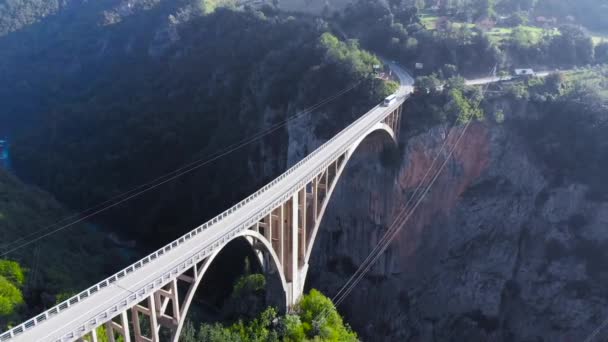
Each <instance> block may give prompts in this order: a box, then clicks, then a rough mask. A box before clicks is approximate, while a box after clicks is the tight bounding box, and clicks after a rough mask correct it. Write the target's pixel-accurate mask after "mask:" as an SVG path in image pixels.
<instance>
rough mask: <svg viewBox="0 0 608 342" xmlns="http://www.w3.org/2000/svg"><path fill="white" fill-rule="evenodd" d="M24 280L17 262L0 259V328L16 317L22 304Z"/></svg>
mask: <svg viewBox="0 0 608 342" xmlns="http://www.w3.org/2000/svg"><path fill="white" fill-rule="evenodd" d="M24 281H25V276H24V272H23V269H21V266H19V264H18V263H16V262H14V261H8V260H0V328H3V327H5V326H7V324H10V323H11V322H13V321H15V320H16V319H18V316H17V314H18V312H19V311H20V309H21V307H22V306H23V304H24V300H23V293H22V292H21V291H22V288H23V284H24Z"/></svg>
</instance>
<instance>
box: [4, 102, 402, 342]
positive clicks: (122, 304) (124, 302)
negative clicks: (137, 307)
mask: <svg viewBox="0 0 608 342" xmlns="http://www.w3.org/2000/svg"><path fill="white" fill-rule="evenodd" d="M404 101H405V98H404V99H403V100H399V101H397V102H396V104H395V105H393V106H390V107H387V109H386V111H384V112H383V113H382V115H381V116H380V117H379V118H378V120H377V121H374V122H372V123H371V124H370V125H369V126H366V127H365V131H367V130H369V129H371V128H372V127H373V126H374V125H375V124H377V123H378V122H380V121H382V120H383V119H384V118H386V117H387V116H388V115H389V114H390V113H391V112H392V110H394V109H396V108H397V107H398V106H400V105H401V104H402V103H403V102H404ZM377 108H378V106H376V107H374V108H373V109H372V110H370V112H371V111H373V110H375V109H377ZM368 113H369V112H368ZM365 118H367V115H363V116H361V117H360V118H358V119H357V120H355V121H354V122H353V123H351V124H350V125H349V126H348V127H346V128H345V129H343V130H342V131H341V132H340V133H338V134H336V135H335V136H334V137H333V138H331V139H330V140H328V141H327V142H325V143H324V144H323V145H321V146H320V147H319V148H317V149H316V150H315V151H313V152H312V153H311V154H309V155H308V156H306V157H305V158H304V159H302V160H300V161H299V162H298V163H297V164H295V165H294V166H292V167H291V168H289V169H288V170H287V171H286V172H285V173H283V174H282V175H280V176H279V177H277V178H275V179H274V180H273V181H272V182H270V183H268V184H267V185H266V186H264V187H263V188H261V189H260V190H258V191H256V192H255V193H253V194H252V195H250V196H249V197H247V198H245V199H244V200H242V201H241V202H239V203H237V204H236V205H234V206H233V207H231V208H230V209H228V210H226V211H224V212H223V213H221V214H219V215H217V216H216V217H214V218H213V219H211V220H209V221H207V222H206V223H204V224H203V225H201V226H199V227H198V228H195V229H194V230H192V231H190V232H189V233H187V234H185V235H183V236H182V237H180V238H178V239H177V240H174V241H173V242H171V243H169V244H167V245H166V246H164V247H162V248H160V249H158V250H157V251H156V252H154V253H152V254H150V255H148V256H146V257H145V258H143V259H141V260H139V261H137V262H136V263H134V264H132V265H130V266H128V267H126V268H125V269H123V270H121V271H119V272H117V273H116V274H114V275H112V276H110V277H108V278H106V279H105V280H103V281H101V282H99V283H97V284H95V285H93V286H91V287H90V288H88V289H86V290H84V291H82V292H81V293H79V294H77V295H75V296H74V297H72V298H69V299H67V300H65V301H64V302H62V303H59V304H58V305H56V306H54V307H52V308H51V309H49V310H47V311H45V312H43V313H41V314H40V315H38V316H35V317H33V318H31V319H29V320H27V321H25V322H24V323H21V324H19V325H18V326H16V327H14V328H12V329H10V330H8V331H6V332H4V333H2V334H1V335H0V342H4V341H10V340H11V339H13V338H14V337H17V336H18V335H20V334H22V333H24V332H25V331H27V330H29V329H32V328H33V327H35V326H36V325H38V324H39V323H42V322H45V321H47V320H49V319H50V318H52V317H53V316H56V315H57V314H59V313H60V312H62V311H64V310H67V309H69V308H70V306H72V305H74V304H77V303H79V302H81V301H83V300H85V299H87V298H88V297H90V296H92V295H94V294H95V293H97V292H99V291H101V290H103V289H104V288H106V287H108V286H110V285H112V284H113V283H115V282H116V281H117V280H119V279H121V278H124V277H125V276H126V275H128V274H130V273H132V272H134V271H136V270H138V269H140V268H141V267H143V266H144V265H147V264H149V263H150V262H153V261H154V260H156V259H157V258H159V257H161V256H163V255H164V254H165V253H167V252H169V251H171V250H172V249H174V248H176V247H178V246H180V245H181V244H183V243H184V242H185V241H187V240H189V239H191V238H192V237H193V236H196V235H197V234H199V233H201V232H202V231H203V230H206V229H207V228H209V227H211V226H213V225H215V224H217V223H219V222H221V221H222V220H223V219H224V218H226V217H227V216H228V215H230V214H232V213H234V212H236V211H237V210H239V209H240V208H241V207H243V206H244V205H245V204H248V203H249V202H251V201H252V200H254V199H256V198H257V197H259V196H260V195H261V194H262V193H264V192H265V191H267V190H268V189H270V188H271V187H273V186H274V185H276V184H277V183H278V182H280V181H282V180H283V179H285V178H286V177H288V176H289V175H291V174H292V173H293V172H294V171H295V170H297V169H298V168H299V167H301V166H302V165H303V164H304V163H306V162H307V161H309V160H310V159H312V158H313V157H315V156H316V155H317V154H319V153H320V152H321V151H322V150H323V149H325V148H327V146H329V145H330V144H332V143H333V142H334V141H335V140H337V139H338V138H340V137H342V136H343V135H344V134H346V132H348V131H349V130H350V129H351V128H352V127H353V126H355V125H356V124H357V123H359V122H360V121H361V120H363V119H365ZM358 138H359V136H355V137H353V138H351V139H349V141H348V142H347V143H345V144H344V145H343V146H341V148H339V149H338V150H337V151H336V152H334V153H333V154H332V155H331V157H330V158H329V159H328V160H327V161H325V162H324V163H323V164H322V165H321V166H319V167H317V168H316V169H314V170H313V171H311V172H309V173H308V174H307V176H306V177H305V178H303V179H302V180H301V181H300V182H298V183H297V184H296V185H295V186H292V187H291V188H290V189H288V190H287V191H285V192H284V193H283V194H282V195H281V196H279V197H278V198H277V200H276V201H274V202H272V204H271V205H268V206H266V207H265V208H264V209H263V210H262V211H260V212H258V213H256V214H254V215H251V216H249V217H248V218H247V219H245V220H244V222H243V223H240V224H237V225H236V227H233V228H232V229H229V230H228V231H227V232H226V234H223V235H222V236H221V237H219V238H217V239H215V240H213V241H212V242H211V243H209V244H207V245H206V246H204V247H201V249H200V250H198V251H197V252H195V253H194V254H193V255H191V256H187V257H186V260H185V261H183V262H181V263H180V264H178V265H177V266H176V267H174V268H173V269H171V270H170V271H168V272H166V273H165V274H163V275H162V276H161V277H158V278H156V279H155V280H154V281H151V282H149V283H148V284H146V285H144V286H141V287H140V288H139V289H137V290H134V291H132V292H131V294H130V295H127V296H126V297H125V298H123V299H121V300H119V301H117V302H116V303H115V304H114V305H112V306H111V307H110V309H106V310H104V311H103V312H100V313H98V314H96V315H95V316H94V317H93V318H91V319H90V320H89V321H88V322H87V323H86V326H85V325H82V326H80V327H79V328H78V329H77V330H75V331H71V332H67V333H65V334H64V335H63V336H62V337H61V338H59V339H56V340H55V342H61V341H63V340H65V339H74V338H77V337H79V336H82V335H83V334H84V333H85V332H88V331H91V330H92V329H94V328H96V327H97V326H99V325H101V324H103V323H105V322H107V321H109V320H110V319H111V318H113V317H114V316H115V315H116V314H118V313H120V312H121V311H122V310H124V309H125V308H127V307H130V305H129V304H131V303H133V302H137V303H139V302H140V301H141V300H143V299H145V298H146V297H148V296H149V294H150V293H153V292H154V290H156V289H158V288H160V287H162V286H164V285H166V284H167V283H168V282H169V281H171V280H173V279H174V278H176V277H177V276H178V275H180V274H182V273H183V272H185V270H187V269H189V268H190V267H192V266H193V265H194V264H195V263H196V262H198V261H199V260H202V259H203V258H204V257H205V256H208V255H210V254H211V253H212V252H213V251H214V250H215V249H216V248H218V247H220V246H222V245H223V244H224V243H227V242H228V241H229V240H230V239H231V238H233V237H234V236H236V234H238V233H240V232H241V231H243V230H245V229H248V228H249V227H251V226H253V225H254V224H255V223H256V222H258V221H259V220H261V219H262V218H263V217H264V216H265V215H267V214H268V213H269V212H270V211H271V210H273V209H275V208H276V207H277V206H279V205H280V204H281V203H284V202H285V201H286V200H287V199H288V198H289V197H290V196H291V195H293V194H294V193H296V192H297V191H299V190H300V189H302V188H303V187H304V186H305V185H306V184H308V183H309V182H310V181H311V180H312V178H313V177H314V176H316V175H318V174H319V173H320V172H322V171H323V170H324V169H325V168H327V167H328V166H329V165H330V164H331V163H332V162H334V161H335V160H336V159H337V158H338V157H339V156H341V155H342V154H344V153H345V152H346V151H347V150H348V149H349V148H350V146H351V145H352V143H353V142H354V141H355V140H356V139H358Z"/></svg>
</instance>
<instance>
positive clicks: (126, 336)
mask: <svg viewBox="0 0 608 342" xmlns="http://www.w3.org/2000/svg"><path fill="white" fill-rule="evenodd" d="M120 319H121V324H122V334H123V337H124V340H125V342H131V332H130V331H129V317H128V316H127V311H123V312H122V313H121V314H120Z"/></svg>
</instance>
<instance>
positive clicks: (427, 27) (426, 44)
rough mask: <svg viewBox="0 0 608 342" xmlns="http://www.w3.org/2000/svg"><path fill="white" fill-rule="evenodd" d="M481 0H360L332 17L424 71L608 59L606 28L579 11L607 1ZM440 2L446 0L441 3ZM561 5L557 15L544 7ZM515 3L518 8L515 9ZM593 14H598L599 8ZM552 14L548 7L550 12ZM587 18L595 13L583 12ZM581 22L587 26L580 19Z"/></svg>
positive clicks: (465, 71)
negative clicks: (604, 29)
mask: <svg viewBox="0 0 608 342" xmlns="http://www.w3.org/2000/svg"><path fill="white" fill-rule="evenodd" d="M553 2H554V3H558V4H560V6H554V5H552V4H549V3H548V2H543V1H538V2H537V1H529V2H527V3H528V4H527V5H526V1H516V0H505V1H494V0H492V1H490V0H475V1H440V2H436V1H432V2H428V3H425V2H424V1H407V0H404V1H399V0H395V1H389V2H388V5H387V4H384V3H383V2H379V1H372V0H357V1H354V2H353V3H352V4H351V5H349V6H348V7H347V8H346V9H345V10H344V11H343V12H339V13H336V14H335V15H334V18H333V20H332V21H331V22H332V23H334V25H336V27H338V28H339V30H338V31H340V32H343V33H344V34H345V35H347V36H349V37H356V38H357V39H359V40H360V41H361V43H362V46H363V47H365V48H368V49H370V50H372V51H377V52H381V53H382V54H384V55H386V56H390V57H391V58H394V59H396V60H399V61H400V62H401V63H402V64H403V65H405V66H406V67H408V68H410V69H412V70H413V69H414V64H415V63H421V64H422V65H423V66H424V68H423V69H422V70H419V71H417V72H418V73H419V74H420V73H422V74H430V73H433V72H440V71H442V72H445V73H446V76H448V77H449V76H452V74H453V73H454V72H457V73H460V74H461V75H467V76H475V75H483V74H487V73H488V72H489V70H490V69H492V67H493V66H494V65H496V66H498V67H499V68H501V69H504V70H509V69H511V68H516V67H530V66H532V67H540V68H557V67H560V68H571V67H573V66H582V65H588V64H594V63H604V62H605V61H606V57H605V53H604V51H605V50H606V47H605V46H606V42H605V41H606V39H605V37H606V36H608V34H606V33H595V32H590V31H589V29H597V30H600V29H601V28H600V27H597V28H596V26H597V25H599V24H600V22H594V23H595V24H596V25H593V24H590V23H588V22H587V21H583V22H579V21H577V20H575V18H574V17H573V16H575V15H577V13H587V12H588V11H593V12H594V13H595V14H597V13H606V11H608V9H607V8H606V7H607V5H605V4H602V3H601V1H582V2H580V3H579V2H578V1H577V2H571V3H572V5H571V6H566V5H564V6H561V4H565V3H567V2H565V1H553ZM438 3H439V5H440V6H435V5H437V4H438ZM557 8H561V10H560V13H561V15H557V14H555V15H556V16H557V17H549V19H547V18H545V17H544V16H542V14H539V13H542V12H543V11H549V9H551V10H552V11H553V10H557ZM514 9H517V10H514ZM595 14H594V15H595ZM547 15H549V14H547ZM579 17H580V18H581V19H582V18H585V19H589V18H591V17H592V16H587V15H585V16H583V15H580V16H579ZM581 25H583V26H581Z"/></svg>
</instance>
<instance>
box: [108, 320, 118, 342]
mask: <svg viewBox="0 0 608 342" xmlns="http://www.w3.org/2000/svg"><path fill="white" fill-rule="evenodd" d="M106 335H108V342H116V339H115V338H114V327H113V326H112V321H111V320H110V321H108V322H106Z"/></svg>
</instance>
